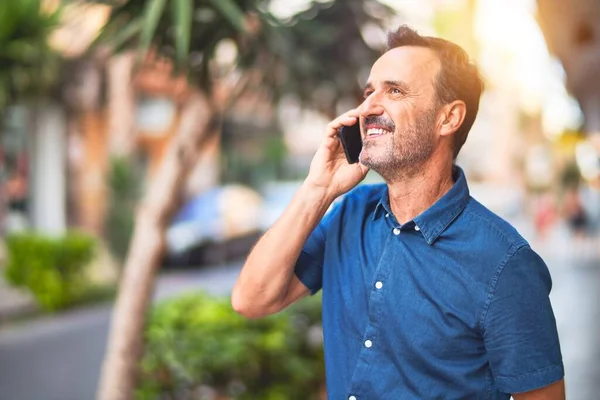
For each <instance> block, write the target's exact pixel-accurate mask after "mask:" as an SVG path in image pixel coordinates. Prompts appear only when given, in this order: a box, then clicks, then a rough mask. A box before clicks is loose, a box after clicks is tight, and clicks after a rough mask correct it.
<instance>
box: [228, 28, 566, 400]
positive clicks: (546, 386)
mask: <svg viewBox="0 0 600 400" xmlns="http://www.w3.org/2000/svg"><path fill="white" fill-rule="evenodd" d="M482 89H483V84H482V81H481V79H480V77H479V75H478V72H477V69H476V67H475V66H473V65H472V64H470V63H469V61H468V57H467V55H466V53H465V52H464V51H463V50H462V49H461V48H460V47H458V46H456V45H455V44H452V43H450V42H447V41H444V40H442V39H437V38H432V37H422V36H420V35H418V34H417V33H416V32H415V31H413V30H411V29H410V28H408V27H405V26H403V27H400V28H399V29H398V30H397V31H396V32H393V33H391V34H390V35H389V37H388V49H387V51H386V52H385V53H384V54H383V55H382V56H381V57H380V58H379V59H378V60H377V62H375V64H374V65H373V67H372V69H371V74H370V77H369V80H368V83H367V84H366V86H365V93H364V95H365V96H364V97H365V100H364V102H363V103H362V104H361V105H360V106H359V107H358V108H357V109H356V110H351V111H349V112H347V113H346V114H344V115H342V116H340V117H338V118H337V119H335V120H334V121H332V122H331V123H330V124H329V125H328V126H327V130H326V135H325V139H324V140H323V143H322V144H321V146H320V147H319V149H318V150H317V152H316V154H315V156H314V159H313V161H312V163H311V167H310V172H309V174H308V176H307V178H306V180H305V181H304V183H303V184H302V186H301V187H300V189H299V190H298V192H297V193H296V195H295V197H294V198H293V200H292V201H291V203H290V204H289V206H288V208H287V209H286V211H285V212H284V213H283V215H282V216H281V217H280V219H279V220H278V221H277V222H276V223H275V224H274V225H273V227H272V228H271V229H270V230H269V231H268V232H267V233H266V234H265V235H264V236H263V237H262V238H261V240H260V241H259V242H258V243H257V245H256V247H255V248H254V249H253V250H252V252H251V254H250V255H249V257H248V259H247V261H246V263H245V265H244V267H243V269H242V271H241V273H240V276H239V279H238V281H237V283H236V286H235V288H234V291H233V294H232V304H233V307H234V309H235V310H236V311H238V312H239V313H241V314H243V315H245V316H247V317H251V318H256V317H261V316H265V315H268V314H271V313H274V312H277V311H279V310H281V309H283V308H285V307H286V306H288V305H289V304H291V303H293V302H294V301H296V300H298V299H300V298H302V297H303V296H306V295H307V294H309V293H313V294H314V293H316V292H317V291H318V290H320V289H323V329H324V343H325V360H326V369H327V377H326V378H327V390H328V396H329V398H330V399H332V400H338V399H349V400H356V399H358V400H360V399H393V400H396V399H508V398H509V397H510V395H512V396H513V397H514V398H515V399H516V400H523V399H525V400H527V399H563V398H564V384H563V365H562V358H561V352H560V346H559V342H558V335H557V332H556V323H555V320H554V315H553V312H552V308H551V305H550V302H549V299H548V294H549V292H550V287H551V280H550V275H549V273H548V269H547V268H546V266H545V264H544V262H543V261H542V260H541V259H540V257H539V256H538V255H537V254H536V253H535V252H534V251H533V250H532V249H531V248H530V247H529V245H528V243H527V242H526V241H525V240H524V239H523V238H522V237H521V236H520V235H519V234H518V233H517V232H516V231H515V230H514V229H513V228H512V227H511V226H510V225H509V224H508V223H507V222H505V221H503V220H502V219H500V218H499V217H497V216H495V215H494V214H493V213H492V212H491V211H489V210H487V209H486V208H485V207H483V206H482V205H481V204H479V203H478V202H477V201H475V200H474V199H473V198H471V197H470V196H469V190H468V187H467V183H466V180H465V176H464V174H463V172H462V171H461V169H460V168H459V167H457V166H455V165H454V160H455V158H456V156H457V154H458V152H459V150H460V148H461V146H462V145H463V143H464V142H465V140H466V137H467V134H468V132H469V129H470V128H471V126H472V124H473V121H474V120H475V116H476V114H477V110H478V103H479V97H480V94H481V91H482ZM357 121H358V123H360V126H361V129H362V135H363V149H362V152H361V154H360V163H358V164H348V163H347V162H346V161H345V158H344V153H343V151H342V149H341V145H340V142H339V140H338V138H337V136H336V135H337V132H338V129H339V128H340V127H341V126H343V125H352V124H354V123H356V122H357ZM368 169H373V170H374V171H376V172H377V173H379V174H380V175H381V176H382V177H383V178H384V179H385V182H386V184H385V185H383V184H382V185H362V186H359V187H357V188H356V189H354V190H352V191H350V190H351V189H353V188H354V187H355V186H356V185H357V184H358V183H359V182H360V181H361V180H362V179H363V178H364V177H365V174H366V173H367V171H368ZM347 192H349V193H347ZM345 193H347V194H346V195H345V196H344V197H343V199H342V200H341V201H340V202H338V203H336V205H335V206H334V208H333V210H331V211H330V212H329V213H327V214H325V213H326V210H327V209H328V208H329V207H330V205H331V204H332V203H333V201H334V199H336V198H337V197H338V196H340V195H342V194H345Z"/></svg>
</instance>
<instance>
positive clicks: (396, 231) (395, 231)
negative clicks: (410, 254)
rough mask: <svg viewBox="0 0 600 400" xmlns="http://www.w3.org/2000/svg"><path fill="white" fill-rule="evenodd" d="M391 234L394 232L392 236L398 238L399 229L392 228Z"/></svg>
mask: <svg viewBox="0 0 600 400" xmlns="http://www.w3.org/2000/svg"><path fill="white" fill-rule="evenodd" d="M393 232H394V235H396V236H398V235H399V234H400V229H398V228H394V230H393Z"/></svg>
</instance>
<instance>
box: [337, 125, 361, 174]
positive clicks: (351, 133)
mask: <svg viewBox="0 0 600 400" xmlns="http://www.w3.org/2000/svg"><path fill="white" fill-rule="evenodd" d="M339 137H340V141H341V142H342V147H343V148H344V153H345V154H346V160H348V163H349V164H354V163H357V162H358V156H359V155H360V152H361V150H362V137H361V134H360V123H358V122H357V123H356V124H354V125H352V126H342V127H341V128H340V130H339Z"/></svg>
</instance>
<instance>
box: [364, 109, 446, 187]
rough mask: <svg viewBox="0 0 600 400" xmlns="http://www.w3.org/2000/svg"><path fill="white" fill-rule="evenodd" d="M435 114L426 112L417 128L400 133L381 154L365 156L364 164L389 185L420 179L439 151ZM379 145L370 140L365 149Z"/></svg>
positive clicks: (409, 127)
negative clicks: (429, 161) (406, 179)
mask: <svg viewBox="0 0 600 400" xmlns="http://www.w3.org/2000/svg"><path fill="white" fill-rule="evenodd" d="M435 111H436V110H435V109H431V110H428V111H426V112H424V113H423V115H422V116H421V118H419V120H418V121H417V123H416V125H415V126H408V127H407V128H406V129H403V130H402V131H398V130H396V131H395V132H394V133H393V134H392V137H391V140H389V141H388V142H387V143H385V148H384V149H380V151H379V153H378V154H377V155H374V156H368V157H367V156H366V155H365V156H364V157H363V153H361V155H360V162H361V163H362V164H363V165H365V166H367V167H369V168H370V169H372V170H373V171H375V172H377V173H378V174H379V175H381V177H382V178H383V179H384V180H385V181H386V182H387V183H392V182H396V181H399V180H402V179H404V178H410V177H414V176H416V175H417V174H418V173H419V171H420V170H421V167H422V165H423V164H424V163H425V161H427V160H428V159H429V158H430V156H431V155H432V154H433V152H434V150H435V144H434V140H433V132H434V128H435V114H436V112H435ZM375 146H381V144H377V143H376V142H369V141H367V142H365V144H364V149H365V150H367V151H368V150H369V148H371V147H375Z"/></svg>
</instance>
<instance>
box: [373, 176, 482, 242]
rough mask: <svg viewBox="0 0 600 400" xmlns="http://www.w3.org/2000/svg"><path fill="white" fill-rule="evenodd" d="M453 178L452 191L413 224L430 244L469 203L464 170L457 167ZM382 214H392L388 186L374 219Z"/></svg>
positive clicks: (378, 204)
mask: <svg viewBox="0 0 600 400" xmlns="http://www.w3.org/2000/svg"><path fill="white" fill-rule="evenodd" d="M452 177H453V179H454V185H452V187H451V188H450V190H449V191H448V192H447V193H446V194H444V195H443V196H442V197H441V198H440V199H439V200H438V201H436V202H435V203H434V204H433V205H432V206H431V207H429V208H428V209H427V210H425V211H424V212H423V213H421V214H419V215H418V216H417V217H415V218H414V219H413V221H412V223H411V225H412V224H414V225H413V226H416V227H418V228H417V229H418V230H420V231H421V233H422V234H423V237H424V238H425V240H426V241H427V243H428V244H433V242H435V240H436V239H437V238H438V237H439V236H440V235H441V234H442V233H443V232H444V231H445V230H446V228H447V227H448V226H449V225H450V223H451V222H452V221H454V219H455V218H456V217H458V215H459V214H460V213H461V212H462V210H463V209H464V208H465V207H466V205H467V203H468V202H469V199H470V194H469V187H468V185H467V180H466V178H465V174H464V172H463V170H462V169H461V168H460V167H458V166H456V165H455V166H454V168H453V171H452ZM382 212H386V213H389V214H391V213H392V209H391V207H390V199H389V196H388V187H387V186H385V188H384V190H383V193H382V195H381V198H380V200H379V203H377V206H375V211H374V213H373V219H376V218H378V217H379V216H380V215H381V213H382ZM405 225H406V224H405Z"/></svg>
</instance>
